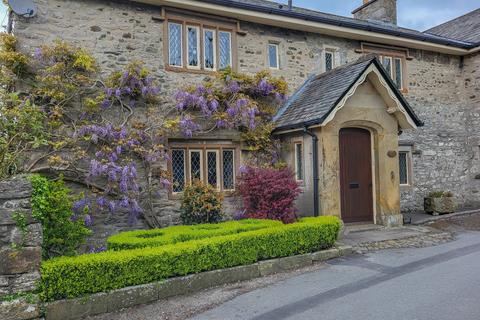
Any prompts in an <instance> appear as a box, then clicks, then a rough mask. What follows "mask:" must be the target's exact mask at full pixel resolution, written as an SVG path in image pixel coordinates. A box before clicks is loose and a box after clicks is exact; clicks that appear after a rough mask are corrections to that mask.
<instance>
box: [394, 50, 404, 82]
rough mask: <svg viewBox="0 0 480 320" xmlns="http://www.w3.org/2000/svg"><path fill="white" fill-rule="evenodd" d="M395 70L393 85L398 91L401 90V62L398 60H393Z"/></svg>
mask: <svg viewBox="0 0 480 320" xmlns="http://www.w3.org/2000/svg"><path fill="white" fill-rule="evenodd" d="M394 67H395V68H394V69H395V84H396V85H397V88H398V89H402V60H401V59H399V58H395V59H394Z"/></svg>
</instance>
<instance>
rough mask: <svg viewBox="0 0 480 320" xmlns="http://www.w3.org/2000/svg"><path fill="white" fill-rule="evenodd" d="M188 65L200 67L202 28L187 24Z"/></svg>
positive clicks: (195, 67)
mask: <svg viewBox="0 0 480 320" xmlns="http://www.w3.org/2000/svg"><path fill="white" fill-rule="evenodd" d="M187 52H188V56H187V57H188V59H187V66H188V67H189V68H194V69H200V28H199V27H197V26H187Z"/></svg>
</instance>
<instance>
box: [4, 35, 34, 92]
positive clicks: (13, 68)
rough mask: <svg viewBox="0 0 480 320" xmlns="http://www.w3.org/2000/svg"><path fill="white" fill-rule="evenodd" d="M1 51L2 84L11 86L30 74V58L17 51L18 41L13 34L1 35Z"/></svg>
mask: <svg viewBox="0 0 480 320" xmlns="http://www.w3.org/2000/svg"><path fill="white" fill-rule="evenodd" d="M0 49H1V50H0V83H1V84H2V86H11V85H12V84H13V82H14V80H16V79H18V78H19V77H21V76H24V75H25V74H26V73H27V72H28V63H29V58H28V57H27V56H26V55H25V54H23V53H21V52H18V51H17V39H16V38H15V36H13V35H11V34H7V33H1V34H0Z"/></svg>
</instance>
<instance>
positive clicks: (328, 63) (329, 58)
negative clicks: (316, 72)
mask: <svg viewBox="0 0 480 320" xmlns="http://www.w3.org/2000/svg"><path fill="white" fill-rule="evenodd" d="M332 69H333V53H332V52H328V51H326V52H325V71H330V70H332Z"/></svg>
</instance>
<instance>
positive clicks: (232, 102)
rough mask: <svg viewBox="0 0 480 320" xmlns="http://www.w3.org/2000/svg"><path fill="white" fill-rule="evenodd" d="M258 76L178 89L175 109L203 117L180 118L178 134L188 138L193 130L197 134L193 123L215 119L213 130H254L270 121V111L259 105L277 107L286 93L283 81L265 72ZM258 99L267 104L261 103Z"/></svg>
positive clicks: (234, 78)
mask: <svg viewBox="0 0 480 320" xmlns="http://www.w3.org/2000/svg"><path fill="white" fill-rule="evenodd" d="M260 75H261V76H258V77H254V78H248V77H245V76H244V77H243V78H242V77H239V76H238V75H235V74H227V75H226V76H224V77H221V78H219V79H217V81H216V82H209V83H206V84H205V83H204V84H200V85H197V86H195V87H190V88H187V89H184V90H178V91H177V92H176V93H175V94H174V99H175V100H176V107H177V110H178V111H180V112H188V111H199V112H200V115H201V116H202V118H203V119H193V118H192V117H191V116H190V115H188V116H184V117H183V118H182V119H181V121H180V127H181V129H182V131H183V132H184V133H185V134H186V135H187V136H191V135H192V134H193V133H194V132H195V131H200V126H199V125H196V124H194V122H195V121H197V122H202V120H205V119H206V120H209V119H212V118H213V119H215V121H214V126H215V127H217V128H237V129H241V128H247V129H248V130H254V129H255V128H256V127H257V125H258V123H262V122H264V121H266V120H270V118H269V117H271V115H272V110H261V107H262V104H263V103H265V104H267V105H272V103H273V104H274V105H279V104H280V103H282V102H283V100H284V99H285V91H286V90H285V86H284V85H283V83H284V82H280V81H278V80H276V79H273V78H271V77H270V76H269V75H268V74H266V73H264V74H260ZM262 99H266V100H270V102H263V101H261V100H262ZM197 118H198V117H197ZM202 123H203V122H202Z"/></svg>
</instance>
